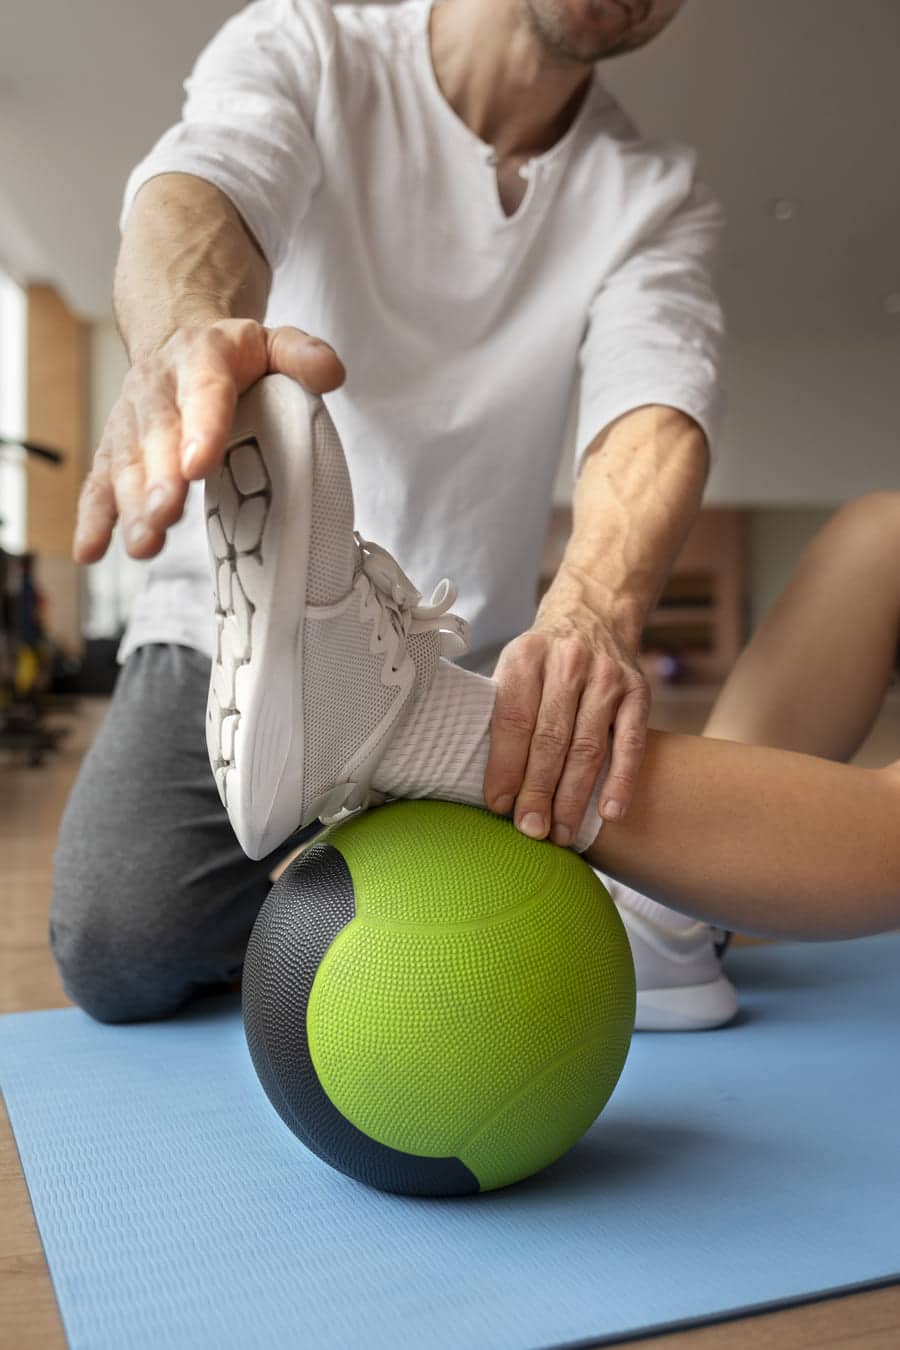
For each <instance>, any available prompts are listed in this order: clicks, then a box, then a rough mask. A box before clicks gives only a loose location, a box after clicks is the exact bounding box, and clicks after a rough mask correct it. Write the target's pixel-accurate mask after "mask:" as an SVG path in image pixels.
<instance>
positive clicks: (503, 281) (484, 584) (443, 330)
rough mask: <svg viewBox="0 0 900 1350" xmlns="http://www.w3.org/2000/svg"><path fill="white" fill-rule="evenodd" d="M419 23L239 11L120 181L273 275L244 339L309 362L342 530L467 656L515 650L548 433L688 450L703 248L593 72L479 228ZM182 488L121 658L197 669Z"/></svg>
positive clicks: (482, 183)
mask: <svg viewBox="0 0 900 1350" xmlns="http://www.w3.org/2000/svg"><path fill="white" fill-rule="evenodd" d="M429 10H430V4H429V0H408V3H404V4H400V5H396V6H394V5H385V6H380V5H364V6H355V5H339V6H337V7H336V8H334V9H332V8H331V6H330V5H328V4H327V3H326V2H325V0H257V2H256V3H254V4H251V5H248V6H247V7H246V8H245V9H243V10H242V11H241V12H240V13H238V14H237V15H236V16H235V17H234V18H233V19H231V20H230V21H229V22H228V23H226V24H225V26H224V28H223V29H222V30H221V31H220V32H219V34H218V35H217V36H216V37H215V38H214V39H213V41H212V42H211V43H210V44H209V46H208V47H207V48H206V49H205V50H204V51H203V52H202V53H201V55H200V57H199V59H198V61H197V63H196V66H195V68H194V71H193V74H192V75H191V77H190V79H189V80H188V81H187V83H186V86H185V87H186V90H187V100H186V103H185V106H184V111H183V115H182V120H181V121H180V122H179V123H178V124H177V125H176V126H174V127H172V128H171V130H169V131H168V132H166V134H165V135H164V136H163V137H162V138H161V140H160V141H159V142H158V143H157V145H156V146H155V148H154V149H153V150H152V151H151V153H150V154H149V156H148V157H147V158H146V159H145V160H144V161H143V162H142V163H141V164H139V165H138V167H137V168H136V169H135V170H134V172H133V173H132V175H131V177H130V179H129V182H128V186H127V189H126V195H125V205H124V209H123V216H122V220H123V223H124V221H125V220H126V219H127V216H128V212H129V210H130V207H131V204H132V202H133V200H134V197H135V195H136V194H137V192H138V190H139V189H140V187H141V186H142V185H143V184H144V183H145V182H146V181H147V180H148V179H150V178H151V177H154V176H155V175H157V174H161V173H169V172H181V173H189V174H194V175H196V176H198V177H200V178H203V179H206V180H207V181H208V182H210V183H213V184H214V185H215V186H216V187H218V188H219V189H221V191H222V192H224V193H225V194H226V195H227V196H228V197H229V198H230V200H231V201H232V202H233V203H234V205H235V207H236V208H237V210H238V211H239V212H240V214H241V216H242V217H243V219H244V221H245V222H246V224H247V226H248V228H249V229H250V230H251V231H252V233H253V235H254V237H255V238H256V240H257V241H258V243H259V245H260V247H261V248H262V250H263V252H264V253H265V255H266V258H267V259H268V261H269V263H270V265H271V267H272V270H273V284H272V289H271V294H270V299H269V305H268V311H267V314H266V322H267V323H269V324H296V325H297V326H299V327H301V328H304V329H306V330H307V331H308V332H310V333H313V334H316V335H317V336H319V337H322V338H325V339H326V340H327V341H328V342H330V343H331V344H332V346H333V347H334V348H335V350H336V351H337V352H338V354H339V356H340V357H341V359H342V360H343V361H344V363H345V365H346V367H347V383H346V385H345V386H344V387H343V388H342V389H340V390H338V391H336V392H335V393H333V394H330V395H328V396H327V399H326V402H327V403H328V407H329V409H330V411H331V414H332V416H333V418H334V421H335V423H336V425H337V428H338V431H339V433H340V435H341V438H342V440H343V443H344V447H345V450H346V453H347V459H348V463H349V466H350V473H351V477H352V481H353V487H354V497H355V503H356V520H357V528H358V529H359V530H360V532H361V533H362V534H363V535H364V536H365V537H367V538H370V539H373V540H375V541H376V542H377V543H379V544H381V545H383V546H384V547H386V548H388V549H390V551H391V552H392V553H393V554H394V555H395V556H396V557H397V559H398V561H399V562H400V564H401V566H402V567H403V568H404V569H405V570H406V571H407V573H408V574H409V575H410V576H411V578H412V579H413V581H414V582H415V583H416V585H417V586H418V587H419V589H420V590H422V591H423V592H426V591H430V589H431V587H432V585H433V584H434V582H435V581H437V580H438V579H439V578H440V577H442V576H444V575H448V576H450V577H452V578H453V579H454V581H455V582H456V583H457V585H458V587H459V592H460V597H459V601H458V603H457V605H456V608H457V610H458V611H459V612H460V613H462V614H463V615H464V616H465V617H467V618H468V619H469V620H470V622H471V626H472V644H473V647H474V648H481V647H489V646H492V645H494V644H497V643H500V642H502V641H505V640H507V639H508V638H510V637H512V636H514V635H515V634H517V633H519V632H522V631H524V630H525V629H526V628H527V627H528V626H529V625H530V623H531V621H532V618H533V615H534V608H535V588H536V580H537V576H538V571H539V567H540V561H541V551H542V545H543V540H544V535H545V530H546V524H547V516H548V511H549V506H550V502H551V496H552V488H553V482H554V478H555V474H556V469H557V464H558V460H559V454H560V449H561V445H562V440H563V429H564V426H565V421H566V416H567V411H568V408H569V404H570V400H571V397H572V393H573V388H574V386H575V381H576V375H577V374H578V372H579V369H580V375H581V380H580V392H579V396H578V397H579V404H578V422H577V446H576V449H577V454H578V455H579V456H580V455H581V454H583V452H584V450H585V449H586V448H587V446H588V445H589V444H590V443H591V442H592V441H593V440H594V438H595V437H596V436H597V434H598V433H599V432H600V431H602V430H603V428H604V427H605V426H607V425H608V424H609V423H610V422H611V421H613V420H614V419H615V418H617V417H619V416H621V415H622V414H623V413H625V412H627V411H629V410H630V409H633V408H636V407H638V406H640V405H642V404H648V403H656V404H667V405H670V406H672V407H675V408H678V409H680V410H682V411H683V412H685V413H687V414H689V415H690V416H691V417H693V418H694V419H695V420H696V421H697V422H698V423H699V424H700V426H701V427H702V428H703V429H704V431H705V433H706V436H707V439H708V441H709V443H710V446H711V447H713V446H714V443H715V437H716V426H717V420H718V405H719V397H718V387H719V362H720V346H721V336H722V321H721V314H720V310H719V306H718V304H717V301H716V298H715V295H714V292H713V287H712V283H711V279H710V263H711V256H712V253H713V250H714V247H715V244H716V241H717V237H718V233H719V230H720V225H721V216H720V211H719V208H718V206H717V205H716V203H715V201H714V200H713V199H712V197H711V196H710V194H709V193H708V192H707V191H706V190H705V189H704V188H703V187H702V186H700V185H699V184H698V183H697V182H696V180H695V173H694V156H693V154H692V152H691V151H689V150H687V149H685V148H684V147H680V146H673V145H652V144H649V143H647V142H645V141H643V140H641V139H640V137H639V136H638V134H637V133H636V131H635V129H634V127H633V126H632V125H631V123H630V122H629V121H628V119H627V117H626V116H625V115H624V114H623V112H622V111H621V109H620V108H619V107H618V105H617V104H616V102H615V101H614V100H613V98H612V97H611V96H610V94H609V93H608V92H607V91H606V90H605V89H604V88H603V86H602V85H601V83H600V80H599V75H598V74H597V73H595V75H594V78H593V82H592V84H591V87H590V90H589V92H588V94H587V97H586V98H585V101H584V103H583V104H582V106H581V109H580V111H579V112H578V115H577V117H576V119H575V121H574V123H573V124H572V126H571V127H570V129H569V130H568V132H567V133H566V134H565V136H564V137H563V138H562V140H560V141H559V142H558V143H557V144H556V145H554V146H553V147H552V149H550V150H548V151H547V152H546V153H544V154H542V155H538V156H536V157H535V158H534V159H532V160H531V161H530V162H529V164H528V165H527V166H526V169H525V174H526V176H527V190H526V192H525V196H524V199H523V201H522V203H521V205H520V206H519V208H518V210H517V211H516V212H515V214H514V215H512V216H509V217H507V216H505V215H504V213H503V209H502V207H501V204H500V200H499V197H498V191H497V181H496V170H495V168H494V166H493V163H492V150H491V147H490V146H489V145H487V144H485V143H484V142H483V141H481V140H480V139H479V138H478V137H477V136H476V135H475V134H474V133H473V132H472V131H470V130H469V128H468V127H467V126H466V125H465V124H464V123H463V122H462V121H461V120H460V119H459V118H458V117H457V115H456V114H455V113H454V112H453V110H452V109H451V107H450V105H449V104H448V103H447V101H446V100H445V98H444V96H443V94H442V93H441V90H440V87H439V85H438V83H437V80H436V78H435V75H434V71H433V67H432V64H431V55H430V49H429V42H428V16H429ZM202 516H203V513H202V489H201V487H200V486H199V485H194V486H193V487H192V489H191V491H190V493H189V500H188V505H187V509H186V512H185V516H184V518H183V520H182V521H181V522H180V523H179V524H178V525H176V526H175V527H174V528H173V529H172V530H171V531H170V533H169V538H168V540H167V543H166V546H165V548H164V550H163V552H162V553H161V554H160V555H159V557H158V558H157V559H155V560H154V561H153V562H152V563H151V564H149V565H148V567H147V582H146V586H145V588H144V590H143V592H142V593H141V594H140V595H139V596H138V598H137V602H136V605H135V607H134V610H133V613H132V617H131V620H130V623H129V626H128V630H127V632H126V635H125V639H124V642H123V644H122V649H121V652H120V657H121V659H124V658H125V657H126V656H127V655H128V653H129V652H130V651H132V650H133V649H134V648H135V647H137V646H139V645H141V644H143V643H148V642H178V643H184V644H186V645H188V646H192V647H196V648H197V649H199V650H202V651H207V652H208V651H210V650H211V639H212V623H211V605H210V582H209V575H208V571H207V562H206V545H205V538H204V531H203V518H202Z"/></svg>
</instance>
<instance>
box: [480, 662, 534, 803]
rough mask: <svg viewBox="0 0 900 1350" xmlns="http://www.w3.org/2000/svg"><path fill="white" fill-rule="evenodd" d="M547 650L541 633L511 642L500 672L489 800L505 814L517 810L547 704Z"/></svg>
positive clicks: (489, 766)
mask: <svg viewBox="0 0 900 1350" xmlns="http://www.w3.org/2000/svg"><path fill="white" fill-rule="evenodd" d="M529 644H530V645H529ZM543 651H544V644H543V641H542V640H541V639H537V640H536V641H535V640H534V639H531V638H528V637H526V638H525V639H524V641H518V642H516V643H515V644H514V645H511V646H510V647H508V648H506V650H505V652H504V654H503V655H502V656H501V658H500V661H499V662H498V664H497V669H496V671H495V672H494V679H495V680H496V682H497V698H496V702H495V703H494V712H493V716H492V717H491V741H490V748H489V751H488V762H487V768H486V769H485V774H484V800H485V803H486V804H487V806H488V807H489V809H490V810H491V811H496V812H497V814H498V815H501V816H506V815H509V813H510V811H512V809H513V806H514V805H515V800H516V797H517V796H518V794H519V789H520V787H521V786H522V779H523V777H524V775H525V766H526V764H527V763H528V749H529V746H530V745H531V736H532V732H533V731H534V725H535V721H536V720H537V714H538V708H539V707H540V704H541V687H542V684H543ZM507 653H508V655H507Z"/></svg>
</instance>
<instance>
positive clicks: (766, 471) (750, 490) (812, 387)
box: [707, 330, 900, 506]
mask: <svg viewBox="0 0 900 1350" xmlns="http://www.w3.org/2000/svg"><path fill="white" fill-rule="evenodd" d="M726 378H727V387H728V410H727V415H726V421H725V427H724V432H723V437H722V443H721V446H720V450H719V456H718V463H717V465H716V467H715V469H714V470H713V473H712V475H711V478H710V483H709V488H708V491H707V501H708V502H709V503H710V504H711V505H713V504H716V505H725V504H729V505H737V506H742V505H743V506H836V505H838V504H840V503H841V502H843V501H846V500H847V499H848V498H851V497H858V496H860V495H861V494H862V493H864V492H872V491H877V490H881V489H885V488H890V489H900V330H898V333H897V335H896V337H893V338H891V339H887V338H885V339H875V338H865V339H864V338H857V337H854V336H852V335H848V336H847V337H845V338H843V339H841V340H834V339H825V340H823V339H820V338H817V337H816V336H814V335H809V336H807V335H799V336H796V337H793V338H780V339H776V340H767V341H764V342H763V341H760V342H746V341H744V342H740V341H735V342H734V343H733V344H732V347H731V351H730V354H729V361H728V367H727V375H726Z"/></svg>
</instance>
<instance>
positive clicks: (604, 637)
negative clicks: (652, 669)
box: [484, 593, 650, 846]
mask: <svg viewBox="0 0 900 1350" xmlns="http://www.w3.org/2000/svg"><path fill="white" fill-rule="evenodd" d="M494 679H495V680H496V682H497V685H498V690H497V700H496V703H495V705H494V714H493V720H492V723H491V745H490V753H489V756H488V764H487V770H486V773H485V780H484V792H485V801H486V802H487V805H488V806H489V807H490V808H491V810H493V811H497V812H498V813H499V814H501V815H506V814H508V813H509V812H510V811H514V815H513V819H514V821H515V823H516V826H517V827H518V828H519V829H520V830H521V831H522V832H523V833H524V834H527V835H530V836H531V837H532V838H535V839H544V838H546V837H547V836H548V835H549V836H550V838H552V839H553V840H554V842H555V843H558V844H562V845H564V846H566V845H568V844H571V842H572V841H573V839H574V838H575V836H576V834H577V832H578V828H579V826H580V824H581V821H582V819H583V817H584V813H585V811H586V810H587V806H588V802H589V800H590V797H591V794H592V793H593V791H594V787H595V786H596V783H597V778H598V777H599V775H600V772H601V770H602V768H603V765H604V763H605V761H606V757H607V753H608V752H611V758H610V765H609V771H608V773H607V775H606V779H605V782H604V785H603V789H602V791H601V794H600V801H599V808H600V814H601V815H602V816H603V817H604V818H605V819H607V820H620V819H621V818H622V817H623V816H624V814H625V812H626V811H627V810H628V807H629V806H630V804H631V799H632V796H633V794H634V786H635V782H636V780H637V776H638V771H639V769H640V766H641V760H642V759H643V755H644V746H645V744H646V737H647V719H648V717H649V714H650V693H649V688H648V685H647V681H646V680H645V678H644V676H643V674H642V672H641V670H640V668H639V666H638V664H637V660H636V656H635V653H634V652H633V651H631V650H629V648H628V645H627V644H626V642H625V641H624V640H623V638H622V637H621V635H619V634H617V633H616V631H615V629H614V628H613V627H612V626H611V625H609V624H608V623H607V622H606V621H605V620H604V619H603V618H602V617H601V616H598V615H597V614H595V613H593V612H592V611H591V610H589V609H588V608H587V607H586V606H584V605H583V604H579V603H577V602H573V600H572V599H571V597H568V598H566V599H564V600H563V599H559V600H555V601H554V599H553V598H552V596H551V594H550V593H548V595H547V596H546V597H545V599H544V602H543V604H542V605H541V610H540V613H539V614H538V617H537V619H536V620H535V623H534V626H533V627H532V628H531V629H529V631H528V632H527V633H523V634H522V635H521V636H520V637H517V638H515V639H514V640H513V641H512V642H510V643H509V644H508V645H507V646H506V647H505V648H504V649H503V652H502V653H501V656H500V660H499V662H498V664H497V669H496V670H495V672H494Z"/></svg>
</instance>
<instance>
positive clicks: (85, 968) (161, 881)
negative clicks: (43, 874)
mask: <svg viewBox="0 0 900 1350" xmlns="http://www.w3.org/2000/svg"><path fill="white" fill-rule="evenodd" d="M208 684H209V661H208V660H207V659H206V657H204V656H202V655H201V654H200V653H199V652H195V651H192V650H191V649H190V648H188V647H176V646H167V645H166V646H163V645H159V646H150V647H142V648H140V649H139V650H138V651H136V652H134V653H133V655H132V656H131V657H129V659H128V661H127V662H126V664H125V666H124V668H123V669H122V671H121V673H120V676H119V680H118V683H117V685H116V690H115V694H114V695H113V699H112V703H111V705H110V708H109V711H108V713H107V716H106V719H105V721H104V723H103V725H102V727H101V729H100V731H99V733H98V735H97V738H96V740H95V741H94V744H93V745H92V746H91V748H90V750H89V751H88V754H87V755H86V757H85V759H84V762H83V764H82V766H81V772H80V773H79V775H78V779H77V781H76V783H75V786H74V788H73V790H72V793H71V796H70V798H69V801H68V804H67V806H66V810H65V814H64V816H63V820H62V825H61V827H60V832H59V838H58V841H57V847H56V855H55V860H54V876H53V901H52V906H51V911H50V946H51V948H52V951H53V955H54V957H55V958H56V963H57V966H58V967H59V971H60V975H61V977H62V982H63V987H64V989H65V991H66V993H67V994H68V996H69V998H71V999H72V1000H73V1001H74V1002H75V1003H78V1004H80V1006H81V1007H82V1008H84V1009H85V1011H86V1012H89V1013H91V1014H92V1015H93V1016H94V1017H97V1018H99V1019H100V1020H101V1021H104V1022H131V1021H137V1020H142V1019H145V1018H156V1017H165V1016H167V1015H168V1014H170V1013H172V1012H174V1011H175V1009H176V1008H178V1007H179V1006H180V1005H181V1004H182V1003H184V1002H185V1000H186V999H188V998H189V997H190V996H191V995H192V994H194V993H196V992H198V991H200V990H202V989H204V988H208V987H210V986H215V985H218V984H222V983H223V982H226V981H230V980H234V979H236V978H237V977H238V976H239V974H240V971H241V966H242V963H243V959H244V949H245V947H246V945H247V939H248V938H249V936H250V929H251V928H252V926H253V921H254V919H255V918H256V915H257V913H258V912H259V908H260V906H261V905H262V902H263V900H264V899H265V897H266V894H267V892H268V890H269V886H270V882H269V873H270V872H271V870H272V868H273V867H274V866H275V864H276V862H277V861H278V860H279V858H280V857H283V856H284V855H285V854H286V853H288V852H290V851H291V849H293V848H294V847H296V844H297V843H298V842H299V841H300V839H302V837H303V836H302V835H297V836H294V838H293V839H292V840H290V841H289V842H288V843H286V844H285V845H283V846H282V847H281V848H280V849H279V850H277V851H276V853H274V854H272V855H271V856H270V857H268V858H263V859H262V860H261V861H259V862H252V861H251V860H250V859H249V858H247V857H246V856H245V855H244V853H243V852H242V851H241V849H240V847H239V845H238V843H237V841H236V839H235V837H234V834H233V833H232V830H231V826H230V824H229V823H228V817H227V815H226V814H225V810H224V808H223V806H222V805H221V803H220V801H219V797H218V793H217V791H216V786H215V783H214V781H213V777H212V773H211V772H210V767H209V761H208V759H207V754H206V741H205V730H204V719H205V716H206V692H207V686H208ZM320 828H321V826H315V827H313V828H312V829H310V830H308V831H307V832H306V833H307V834H314V833H315V832H316V831H317V830H318V829H320Z"/></svg>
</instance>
